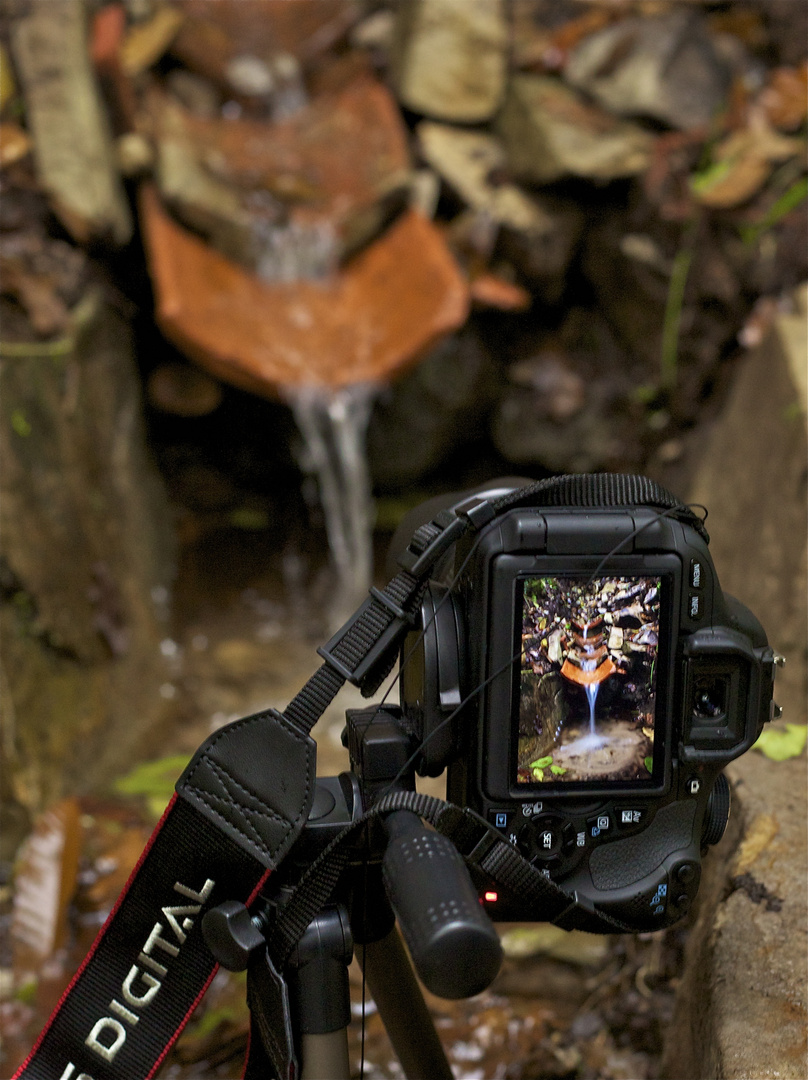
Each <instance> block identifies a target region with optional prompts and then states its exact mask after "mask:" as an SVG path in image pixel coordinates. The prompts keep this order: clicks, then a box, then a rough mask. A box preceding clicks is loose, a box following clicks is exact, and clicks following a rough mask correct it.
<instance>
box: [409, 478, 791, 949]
mask: <svg viewBox="0 0 808 1080" xmlns="http://www.w3.org/2000/svg"><path fill="white" fill-rule="evenodd" d="M491 490H495V489H491ZM496 490H497V491H498V492H501V491H502V488H498V489H496ZM487 494H489V492H480V493H477V496H476V498H477V499H481V498H484V497H485V496H486V495H487ZM474 498H475V497H472V499H471V500H469V499H468V498H467V499H466V500H465V501H464V502H461V503H459V504H457V505H456V506H455V507H454V509H455V510H460V509H461V508H462V507H466V506H468V505H473V504H474ZM458 573H459V577H458V578H457V583H456V585H455V587H453V588H452V590H451V592H450V591H449V590H448V588H447V585H446V582H447V581H448V580H449V579H451V578H452V577H453V576H455V575H457V574H458ZM404 657H406V658H407V659H406V663H404V662H402V680H401V706H402V711H403V716H404V720H405V723H406V724H407V726H408V728H409V729H410V730H411V731H412V734H413V735H414V737H415V740H416V743H417V744H418V745H419V746H420V748H421V750H420V757H419V760H418V764H417V769H418V771H419V772H420V773H421V774H426V775H439V774H440V773H441V772H442V771H443V770H444V768H448V777H447V797H448V799H449V801H450V802H453V803H455V804H457V805H460V806H465V807H470V808H471V809H473V810H475V811H477V812H478V813H479V814H480V815H482V816H483V817H484V818H485V819H486V820H487V821H488V822H489V823H490V824H491V825H493V826H494V827H495V828H497V829H498V830H499V831H500V832H501V833H502V834H503V836H504V837H505V838H506V839H507V840H508V841H509V842H510V843H512V844H513V845H514V846H515V847H516V848H517V849H518V850H519V851H520V852H521V854H522V855H523V856H524V857H525V858H526V859H528V860H529V861H530V862H531V863H533V864H534V865H535V866H537V867H538V868H539V869H540V870H541V871H542V872H543V873H544V874H545V875H547V876H549V877H551V878H552V879H553V880H554V881H556V882H557V883H558V884H560V885H561V886H562V887H563V888H564V889H565V890H566V891H567V892H569V893H575V894H576V896H577V899H578V901H579V903H580V904H582V905H583V906H584V907H594V908H596V909H598V910H600V911H603V912H606V913H608V914H610V915H612V916H614V917H616V918H617V919H619V920H621V921H622V922H623V923H626V924H628V925H630V926H632V927H633V928H634V929H636V930H637V931H647V930H656V929H659V928H662V927H664V926H667V925H670V924H671V923H673V922H676V921H677V920H678V919H679V918H681V917H682V916H683V915H684V914H685V913H686V911H687V910H688V908H689V907H690V905H691V903H692V901H693V899H694V897H695V895H696V892H697V889H698V885H699V879H700V874H701V854H702V852H703V850H704V848H705V846H706V845H708V844H710V843H716V842H717V841H718V840H719V839H720V838H721V835H722V834H723V831H724V827H725V825H726V821H727V818H728V814H729V786H728V783H727V781H726V778H725V777H724V776H723V774H722V769H723V767H724V766H725V765H726V764H727V762H729V761H731V760H732V759H733V758H736V757H738V756H739V755H740V754H742V753H744V752H745V751H746V750H748V749H749V748H750V747H751V746H752V744H753V743H754V742H755V740H756V739H757V737H758V735H759V734H760V732H761V730H762V727H763V725H764V723H765V722H766V721H767V720H769V719H770V718H771V716H772V713H773V709H774V706H773V705H772V688H773V679H774V665H775V656H774V653H773V651H772V649H771V648H770V647H769V645H768V642H767V639H766V634H765V632H764V630H763V628H762V627H761V625H760V623H759V622H758V621H757V619H756V618H755V617H754V615H752V613H751V612H750V611H749V610H748V609H747V608H746V607H744V605H742V604H741V603H739V602H738V601H737V600H735V599H734V598H732V597H729V596H726V595H725V594H724V593H723V592H722V590H721V588H720V585H719V583H718V579H717V576H716V573H715V568H714V567H713V564H712V560H711V558H710V555H709V551H708V548H707V543H706V541H705V539H704V538H703V537H702V536H701V535H699V532H698V531H697V530H696V529H695V528H694V527H692V526H691V525H689V524H687V523H686V522H685V521H683V520H678V519H677V518H675V517H673V516H669V515H666V514H664V513H661V512H660V511H659V510H658V509H655V508H652V507H646V506H637V507H625V508H623V507H614V506H610V507H589V506H587V507H582V506H571V507H555V506H552V507H551V506H542V507H538V506H517V507H514V508H512V509H509V510H506V511H505V512H504V513H502V514H501V515H498V516H495V517H494V518H493V520H491V521H490V522H489V523H488V524H487V525H485V526H484V527H483V528H482V529H480V530H479V531H478V532H477V533H476V534H475V535H473V537H471V538H470V539H466V540H463V541H461V542H460V543H459V544H458V545H457V546H456V549H455V550H454V551H453V552H451V553H450V554H449V556H447V557H446V558H445V559H444V561H443V562H442V563H441V564H440V565H439V566H437V567H436V568H435V571H433V576H432V580H431V581H430V583H429V585H428V587H427V590H426V593H425V595H424V599H423V603H422V607H421V625H420V627H416V628H414V629H413V631H412V632H411V633H410V634H409V635H408V637H407V639H405V643H404V646H403V650H402V661H403V658H404ZM475 691H477V692H475ZM473 876H475V878H476V879H475V884H476V885H477V887H478V891H479V894H480V897H481V899H482V900H483V902H484V903H485V906H486V909H487V911H488V913H489V915H490V916H491V918H493V919H494V920H495V921H508V920H520V921H521V920H524V921H531V920H535V919H541V917H542V915H541V913H540V912H535V911H531V910H529V905H526V904H525V903H524V902H523V901H522V900H521V899H520V897H519V896H518V895H516V894H513V895H507V896H506V895H504V894H503V893H502V892H501V890H495V889H493V888H492V887H491V885H490V883H489V882H486V880H485V878H484V875H482V874H481V873H480V871H479V870H477V871H474V872H473Z"/></svg>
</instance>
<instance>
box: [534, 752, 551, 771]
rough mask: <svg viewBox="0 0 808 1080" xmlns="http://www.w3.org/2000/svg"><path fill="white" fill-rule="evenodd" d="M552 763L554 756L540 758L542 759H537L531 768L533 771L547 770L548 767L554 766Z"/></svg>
mask: <svg viewBox="0 0 808 1080" xmlns="http://www.w3.org/2000/svg"><path fill="white" fill-rule="evenodd" d="M552 761H553V755H552V754H548V755H547V757H540V758H536V760H535V761H531V763H530V767H531V769H536V768H539V769H546V768H547V766H548V765H550V764H552Z"/></svg>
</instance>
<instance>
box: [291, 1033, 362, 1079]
mask: <svg viewBox="0 0 808 1080" xmlns="http://www.w3.org/2000/svg"><path fill="white" fill-rule="evenodd" d="M300 1057H301V1059H302V1066H301V1072H300V1080H326V1078H327V1080H350V1076H351V1066H350V1062H349V1060H348V1029H347V1028H340V1029H339V1031H329V1032H327V1033H326V1034H324V1035H302V1036H301V1043H300Z"/></svg>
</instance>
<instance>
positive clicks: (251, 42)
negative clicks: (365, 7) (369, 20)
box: [171, 0, 360, 89]
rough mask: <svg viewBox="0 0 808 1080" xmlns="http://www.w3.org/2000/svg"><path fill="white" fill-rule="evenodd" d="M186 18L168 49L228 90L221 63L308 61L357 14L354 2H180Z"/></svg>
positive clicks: (334, 39) (345, 29) (341, 33)
mask: <svg viewBox="0 0 808 1080" xmlns="http://www.w3.org/2000/svg"><path fill="white" fill-rule="evenodd" d="M179 6H180V7H181V10H182V11H183V12H184V14H185V15H186V19H185V22H184V23H183V25H182V28H181V30H180V32H179V34H178V35H177V37H176V38H175V40H174V42H173V44H172V47H171V51H172V53H173V54H174V55H175V56H176V57H177V58H178V59H179V60H181V61H182V62H183V63H184V64H185V65H186V66H187V67H188V68H190V69H191V70H192V71H195V72H197V73H199V74H201V75H205V76H207V77H208V78H211V79H213V80H214V81H215V82H217V83H218V84H219V85H221V86H222V87H223V88H229V89H232V87H230V86H229V82H228V79H227V65H228V63H229V62H230V61H231V60H233V59H234V58H235V57H236V56H238V55H239V54H244V55H251V56H255V57H257V58H258V59H260V60H264V61H268V60H270V59H271V58H272V57H273V56H274V55H275V54H277V53H279V52H280V53H291V55H292V56H294V57H296V58H297V59H298V60H299V61H300V62H301V63H303V64H310V63H313V62H314V61H315V60H316V59H317V58H318V57H320V56H321V55H322V54H323V53H324V52H325V51H327V50H328V49H330V48H332V47H333V46H334V45H335V44H336V43H337V42H338V41H340V40H341V39H342V38H343V37H344V36H345V35H346V34H347V33H348V31H349V30H350V28H351V27H352V26H353V24H354V23H355V22H356V20H357V18H358V17H359V14H360V9H359V6H358V5H357V4H356V3H355V2H354V0H295V2H294V3H293V4H290V3H287V0H251V2H248V3H244V0H217V2H216V3H215V4H211V3H210V2H209V0H181V4H180V5H179Z"/></svg>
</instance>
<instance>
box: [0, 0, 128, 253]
mask: <svg viewBox="0 0 808 1080" xmlns="http://www.w3.org/2000/svg"><path fill="white" fill-rule="evenodd" d="M86 15H87V11H86V7H85V4H84V3H83V2H82V0H64V2H63V3H59V4H33V5H31V6H30V7H29V8H28V10H27V12H26V14H25V15H23V16H21V17H20V18H18V19H17V20H16V21H15V22H14V23H13V24H12V27H11V46H12V53H13V57H14V63H15V67H16V70H17V72H18V74H19V77H20V80H21V83H22V89H23V93H24V96H25V104H26V118H27V122H28V125H29V128H30V131H31V134H32V135H33V138H34V141H35V143H36V168H37V176H38V179H39V182H40V184H41V185H42V188H43V189H44V190H45V191H46V192H47V193H48V196H49V199H50V201H51V205H52V207H53V209H54V211H55V213H56V215H57V216H58V217H59V218H60V220H61V221H62V223H63V225H64V226H65V228H66V229H67V230H68V232H69V233H70V234H71V235H72V236H73V237H74V239H76V240H78V241H79V242H80V243H88V242H90V241H91V240H94V239H102V240H108V241H111V242H112V243H114V244H124V243H126V242H127V240H128V239H129V238H130V236H131V234H132V220H131V214H130V212H129V205H128V203H127V201H126V198H125V195H124V191H123V187H122V185H121V181H120V178H119V176H118V174H117V172H116V170H115V164H114V152H113V147H112V141H111V138H110V132H109V129H108V123H107V118H106V115H105V112H104V108H103V105H102V103H101V100H100V97H99V94H98V89H97V85H96V82H95V79H94V77H93V72H92V68H91V66H90V55H89V49H88V41H87V29H86Z"/></svg>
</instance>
